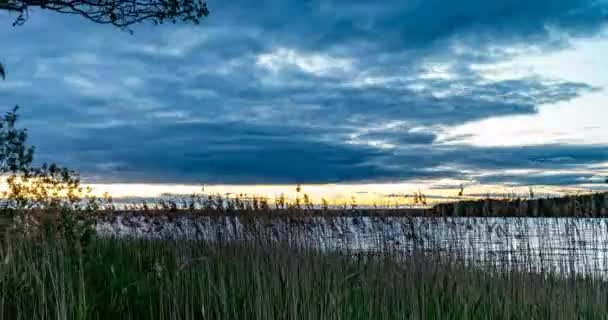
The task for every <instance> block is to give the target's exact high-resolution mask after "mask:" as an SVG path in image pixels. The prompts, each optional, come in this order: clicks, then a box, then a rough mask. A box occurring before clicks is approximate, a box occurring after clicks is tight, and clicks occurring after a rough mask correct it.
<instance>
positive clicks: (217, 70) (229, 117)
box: [0, 0, 608, 183]
mask: <svg viewBox="0 0 608 320" xmlns="http://www.w3.org/2000/svg"><path fill="white" fill-rule="evenodd" d="M209 6H210V9H211V11H212V14H211V16H210V17H209V18H208V19H207V20H206V21H205V22H204V23H203V24H202V25H201V26H198V27H184V26H138V27H136V28H135V29H134V31H135V34H134V35H133V36H131V35H129V34H128V33H126V32H121V31H119V30H115V29H111V28H108V27H107V26H99V25H91V24H89V23H87V22H85V21H83V20H80V19H78V18H75V17H65V16H63V17H62V16H58V15H55V14H50V13H49V14H47V13H45V12H33V14H32V17H31V19H30V21H28V22H27V24H26V25H25V26H23V27H20V28H12V27H10V23H11V19H12V18H11V17H8V16H0V26H1V25H4V26H3V27H1V28H5V29H3V30H6V32H2V33H0V41H2V43H3V44H9V45H8V46H7V47H6V49H4V48H3V53H2V59H3V61H4V62H5V64H6V65H7V66H8V71H9V81H5V82H1V83H0V97H2V98H1V99H2V100H0V104H1V105H2V106H5V107H7V108H8V107H9V106H10V105H12V104H14V103H18V104H20V105H22V106H23V107H24V108H23V109H22V116H23V117H22V119H23V125H25V126H26V127H28V128H30V132H31V141H32V143H33V144H34V145H36V146H38V161H56V162H60V163H63V164H65V165H68V166H72V167H74V168H76V169H79V170H81V171H82V172H83V173H84V174H85V177H88V178H89V179H96V180H104V181H155V182H242V183H249V182H256V183H273V182H339V181H370V180H373V181H392V180H399V179H415V178H433V177H463V176H464V175H465V173H463V172H468V171H462V170H469V171H475V170H501V169H513V168H530V167H534V168H551V169H565V168H571V167H575V166H584V165H588V164H589V163H596V162H600V161H602V159H606V156H607V154H606V149H605V148H604V147H603V146H591V147H589V146H561V145H554V146H536V147H521V148H476V147H471V146H466V145H457V146H454V145H445V144H442V143H440V142H438V141H437V135H438V131H440V129H441V128H442V127H443V126H446V125H456V124H462V123H465V122H468V121H473V120H480V119H486V118H490V117H496V116H505V115H518V114H533V113H535V112H536V110H537V107H538V105H541V104H551V103H557V102H563V101H568V100H571V99H574V98H576V97H578V96H580V95H583V94H586V93H588V92H591V91H595V90H601V88H596V87H593V86H591V85H589V84H585V83H580V82H574V81H569V80H568V79H545V78H542V77H526V78H513V79H508V80H502V81H488V80H487V79H485V78H483V77H482V76H481V75H480V74H478V72H477V71H476V70H475V69H474V68H472V67H471V64H472V63H479V62H484V63H490V62H501V61H508V60H509V59H511V58H512V57H513V55H514V54H515V53H513V52H512V50H510V49H511V48H513V47H514V46H516V47H518V48H524V50H525V48H536V49H539V48H540V49H541V50H545V51H551V50H560V49H561V48H563V47H565V46H568V44H569V40H570V39H572V38H573V37H579V36H587V35H593V34H596V33H597V32H598V31H599V30H600V29H601V28H602V27H603V26H604V24H605V22H606V18H607V12H608V11H607V10H608V4H606V3H605V2H604V1H582V0H565V1H459V2H457V3H456V2H454V3H451V2H445V1H439V0H425V1H406V2H399V1H395V2H394V3H386V2H377V3H370V2H359V1H354V2H353V1H295V0H294V1H255V2H248V1H238V2H225V1H223V2H222V1H210V3H209ZM556 34H557V35H559V36H558V37H556V36H555V35H556ZM520 51H521V50H520ZM437 68H438V69H439V71H438V70H436V69H437ZM548 159H549V160H548ZM550 159H553V160H550ZM555 159H558V160H559V159H561V160H559V161H554V160H555ZM564 159H565V160H564ZM446 168H448V169H446ZM509 178H512V177H509ZM505 179H506V178H505ZM519 179H520V180H521V179H524V178H521V177H520V178H519ZM564 181H565V180H564ZM568 181H570V180H568ZM564 183H565V182H564Z"/></svg>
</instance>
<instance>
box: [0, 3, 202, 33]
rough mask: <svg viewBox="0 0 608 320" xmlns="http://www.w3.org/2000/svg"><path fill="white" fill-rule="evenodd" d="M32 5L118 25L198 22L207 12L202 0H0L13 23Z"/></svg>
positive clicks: (24, 17) (22, 19) (0, 7)
mask: <svg viewBox="0 0 608 320" xmlns="http://www.w3.org/2000/svg"><path fill="white" fill-rule="evenodd" d="M32 7H39V8H41V9H44V10H50V11H55V12H59V13H65V14H74V15H79V16H81V17H84V18H86V19H87V20H90V21H92V22H95V23H100V24H110V25H114V26H117V27H120V28H127V27H129V26H131V25H133V24H136V23H140V22H146V21H151V22H153V23H155V24H157V23H164V22H172V23H177V22H186V23H188V22H192V23H196V24H198V23H199V22H200V20H201V19H202V18H203V17H205V16H207V15H208V14H209V10H208V8H207V3H206V1H205V0H143V1H142V0H0V10H7V11H10V12H17V13H18V17H17V20H16V21H15V22H14V23H13V25H14V26H16V25H22V24H24V23H25V21H26V20H27V19H28V16H29V10H30V8H32Z"/></svg>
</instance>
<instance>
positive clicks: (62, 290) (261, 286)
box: [0, 236, 608, 319]
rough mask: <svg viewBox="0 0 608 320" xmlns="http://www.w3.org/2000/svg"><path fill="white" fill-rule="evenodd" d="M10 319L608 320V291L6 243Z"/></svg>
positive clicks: (478, 275)
mask: <svg viewBox="0 0 608 320" xmlns="http://www.w3.org/2000/svg"><path fill="white" fill-rule="evenodd" d="M0 257H1V259H0V316H1V317H2V319H576V318H584V319H605V318H606V315H608V303H607V302H608V285H607V284H606V283H604V282H601V281H598V280H592V279H584V278H560V277H556V276H552V275H550V274H541V275H533V274H529V273H525V272H520V271H517V270H510V271H509V272H499V271H497V270H494V271H493V270H491V269H486V270H483V271H482V270H479V269H474V268H471V267H465V266H463V265H460V264H459V263H457V262H455V261H454V260H450V259H446V258H445V257H442V258H439V255H435V254H433V253H424V254H423V253H420V252H410V253H407V254H403V253H397V252H390V251H389V250H386V251H385V252H382V253H375V254H374V255H361V254H355V255H344V254H342V255H339V254H321V253H318V252H315V251H312V250H308V249H304V248H301V247H288V246H286V245H283V244H281V243H269V242H266V241H264V239H257V240H249V241H247V242H230V243H221V242H214V243H207V242H202V241H186V240H181V241H176V240H129V239H108V238H106V239H103V238H96V237H93V238H91V239H88V240H86V239H85V240H83V241H81V242H77V243H67V242H66V241H65V240H61V239H56V238H53V237H45V238H44V241H41V239H32V238H25V237H21V236H7V238H6V240H5V242H4V243H3V245H2V247H1V252H0Z"/></svg>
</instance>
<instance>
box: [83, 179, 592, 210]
mask: <svg viewBox="0 0 608 320" xmlns="http://www.w3.org/2000/svg"><path fill="white" fill-rule="evenodd" d="M450 182H451V183H450V187H447V188H446V187H440V186H441V184H442V183H441V182H438V181H433V182H430V181H418V182H407V183H406V182H403V183H365V184H303V185H301V186H300V187H301V189H300V192H298V191H297V185H296V184H280V185H184V184H173V185H172V184H89V185H87V186H90V187H91V188H92V189H93V193H94V194H95V195H98V196H101V195H103V194H104V193H108V194H110V195H111V196H113V197H114V198H125V197H150V198H154V197H160V196H162V195H163V194H174V195H190V194H199V195H216V194H219V195H222V196H228V197H235V196H241V197H243V196H244V197H251V196H256V197H265V198H268V199H270V200H271V201H272V200H274V199H276V198H278V197H280V196H281V195H283V196H285V197H286V198H287V199H290V200H293V199H296V198H300V199H302V198H303V196H304V195H305V194H306V195H307V196H308V197H309V199H310V201H312V202H313V203H316V204H318V203H321V202H322V199H325V200H327V201H328V202H329V203H330V204H332V205H342V204H345V205H350V204H351V203H352V202H353V199H354V202H355V203H356V204H358V205H374V204H376V205H378V206H395V205H399V206H402V205H411V204H413V195H414V193H417V192H420V193H422V194H424V195H425V196H426V199H427V203H428V204H433V203H438V202H445V201H455V200H465V199H471V198H478V197H485V196H486V195H490V196H491V197H503V196H509V195H512V194H514V195H518V196H522V197H526V196H527V195H528V194H529V187H528V186H516V187H511V186H505V185H481V184H473V185H466V184H465V190H464V196H463V197H459V196H458V192H459V183H455V181H454V180H451V181H450ZM456 182H457V181H456ZM444 183H445V181H444ZM452 186H453V187H452ZM533 190H534V192H535V194H536V195H538V196H540V195H544V194H552V195H563V194H568V193H576V192H586V191H588V190H587V189H584V188H582V187H559V186H534V187H533Z"/></svg>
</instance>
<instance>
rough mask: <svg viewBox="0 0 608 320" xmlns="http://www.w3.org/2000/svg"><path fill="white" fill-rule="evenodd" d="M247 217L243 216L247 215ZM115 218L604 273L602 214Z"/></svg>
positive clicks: (118, 223)
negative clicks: (465, 216) (247, 218)
mask: <svg viewBox="0 0 608 320" xmlns="http://www.w3.org/2000/svg"><path fill="white" fill-rule="evenodd" d="M249 219H251V218H249ZM241 220H243V218H238V217H219V218H210V217H195V218H187V217H179V218H174V219H168V218H166V217H162V218H144V217H141V216H136V217H129V218H126V217H116V218H114V219H111V220H107V221H103V222H101V223H99V224H98V226H97V229H98V231H99V232H100V233H102V234H105V235H111V236H119V237H140V238H141V237H143V238H160V237H168V238H190V239H191V238H199V239H207V240H216V239H218V238H222V239H224V240H230V239H248V238H253V237H254V236H255V235H256V234H257V235H259V234H260V233H263V234H264V235H265V236H266V237H270V238H272V239H274V240H283V241H289V242H291V243H297V244H304V245H307V246H313V247H315V248H318V249H320V250H330V251H331V250H339V251H346V252H358V251H366V252H370V251H371V252H373V251H383V250H386V249H387V248H388V249H393V250H401V251H407V250H421V251H424V250H427V251H428V250H433V251H435V252H439V253H440V254H445V255H451V256H453V257H455V258H458V259H463V261H465V262H467V263H472V264H485V265H488V264H490V265H496V266H500V267H509V266H518V267H520V268H524V269H526V270H530V271H536V272H541V271H555V272H560V273H567V274H572V273H578V274H592V275H598V276H603V277H605V276H608V268H607V267H608V254H607V251H608V219H587V218H422V217H418V218H406V217H382V218H381V217H309V218H300V219H289V218H286V217H283V218H273V219H268V218H266V219H263V218H261V219H257V218H255V219H253V220H248V221H246V222H245V221H241Z"/></svg>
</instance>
